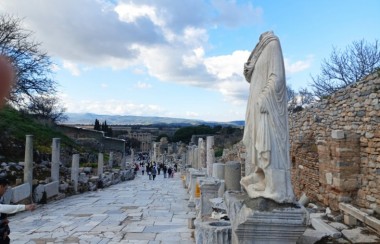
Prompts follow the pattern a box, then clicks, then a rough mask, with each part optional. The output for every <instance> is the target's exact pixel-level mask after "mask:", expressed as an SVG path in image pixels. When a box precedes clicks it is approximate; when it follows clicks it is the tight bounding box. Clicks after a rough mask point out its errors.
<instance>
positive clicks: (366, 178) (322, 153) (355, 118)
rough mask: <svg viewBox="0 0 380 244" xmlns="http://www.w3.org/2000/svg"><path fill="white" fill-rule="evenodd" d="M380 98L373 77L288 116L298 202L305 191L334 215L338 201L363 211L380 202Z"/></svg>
mask: <svg viewBox="0 0 380 244" xmlns="http://www.w3.org/2000/svg"><path fill="white" fill-rule="evenodd" d="M365 94H366V95H365ZM379 97H380V76H379V74H374V75H371V76H369V77H368V78H365V79H363V80H362V81H359V82H357V83H355V84H354V85H352V86H349V87H347V88H346V89H341V90H339V91H338V92H336V93H335V94H332V95H331V96H330V97H328V98H325V99H323V100H321V102H319V103H316V104H313V105H312V106H308V107H307V108H304V109H303V110H302V111H300V112H296V113H292V114H291V115H290V116H289V125H290V142H291V155H290V156H291V157H290V158H291V161H292V167H291V170H292V183H293V187H294V191H295V194H296V196H297V197H298V198H299V197H300V196H301V194H302V193H303V192H304V193H306V194H307V196H308V197H309V198H310V200H311V201H314V202H318V203H320V204H324V205H329V206H330V207H331V208H332V209H333V210H334V211H338V210H339V207H338V204H339V202H340V201H347V202H350V203H352V204H355V205H357V206H359V207H362V208H369V207H370V205H371V204H373V203H375V202H377V203H380V194H378V182H375V184H374V180H373V179H376V177H378V176H379V174H380V173H379V172H380V170H379V169H380V164H379V163H380V158H379V156H378V155H379V153H380V150H379V148H380V146H379V144H378V143H379V141H380V131H379V130H378V128H379V127H378V125H379V123H380V120H379V118H380V116H379V111H380V106H379ZM343 134H344V136H343ZM300 165H302V168H301V167H299V166H300ZM326 173H331V174H332V177H331V178H330V177H328V178H326ZM330 179H331V181H330ZM331 183H332V184H331ZM368 196H371V197H368ZM372 206H373V205H372ZM371 208H373V207H371Z"/></svg>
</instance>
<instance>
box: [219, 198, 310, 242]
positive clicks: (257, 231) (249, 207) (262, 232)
mask: <svg viewBox="0 0 380 244" xmlns="http://www.w3.org/2000/svg"><path fill="white" fill-rule="evenodd" d="M224 200H225V203H226V206H227V214H228V217H229V218H230V221H231V225H232V243H234V244H237V243H239V244H241V243H243V244H248V243H295V242H296V241H297V239H298V238H299V237H300V236H301V235H302V233H303V232H304V231H305V229H306V225H307V222H308V215H307V212H306V210H305V208H303V207H302V206H300V205H296V204H291V203H282V204H279V203H276V202H275V201H273V200H270V199H265V198H257V199H250V198H249V197H248V196H247V195H246V194H242V193H236V192H226V193H225V195H224Z"/></svg>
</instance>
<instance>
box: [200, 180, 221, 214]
mask: <svg viewBox="0 0 380 244" xmlns="http://www.w3.org/2000/svg"><path fill="white" fill-rule="evenodd" d="M219 187H220V181H218V180H215V179H212V178H208V179H206V180H204V181H203V182H202V183H201V207H200V209H201V211H200V217H201V218H202V217H204V216H211V213H212V204H211V202H210V199H213V198H217V197H218V190H219Z"/></svg>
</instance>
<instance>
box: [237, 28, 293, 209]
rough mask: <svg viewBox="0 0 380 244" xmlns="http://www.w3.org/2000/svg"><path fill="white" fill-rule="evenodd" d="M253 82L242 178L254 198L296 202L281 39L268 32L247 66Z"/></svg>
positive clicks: (253, 52) (245, 130) (249, 76)
mask: <svg viewBox="0 0 380 244" xmlns="http://www.w3.org/2000/svg"><path fill="white" fill-rule="evenodd" d="M244 75H245V78H246V80H247V81H248V82H249V83H250V92H249V99H248V105H247V111H246V119H245V122H246V125H245V129H244V137H243V143H244V145H245V147H246V150H247V158H246V176H245V177H243V178H242V179H241V181H240V183H241V185H242V186H243V187H244V189H245V190H246V191H247V193H248V195H249V196H250V197H251V198H257V197H264V198H269V199H272V200H274V201H276V202H279V203H285V202H287V203H290V202H294V201H295V197H294V193H293V189H292V185H291V181H290V159H289V129H288V113H287V95H286V84H285V69H284V60H283V56H282V51H281V46H280V41H279V39H278V37H277V36H275V35H274V34H273V32H271V31H270V32H265V33H263V34H262V35H261V36H260V41H259V43H258V44H257V45H256V47H255V49H254V50H253V51H252V53H251V55H250V57H249V59H248V61H247V63H246V64H245V65H244Z"/></svg>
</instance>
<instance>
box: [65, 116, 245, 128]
mask: <svg viewBox="0 0 380 244" xmlns="http://www.w3.org/2000/svg"><path fill="white" fill-rule="evenodd" d="M66 115H67V117H68V120H67V121H65V122H64V124H83V125H87V124H94V122H95V119H98V120H99V121H100V123H102V122H103V121H107V124H108V125H153V124H167V125H175V126H181V127H182V126H196V125H202V124H204V125H210V126H214V125H222V126H228V125H230V126H244V121H231V122H214V121H203V120H192V119H180V118H169V117H152V116H132V115H101V114H93V113H67V114H66Z"/></svg>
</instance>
